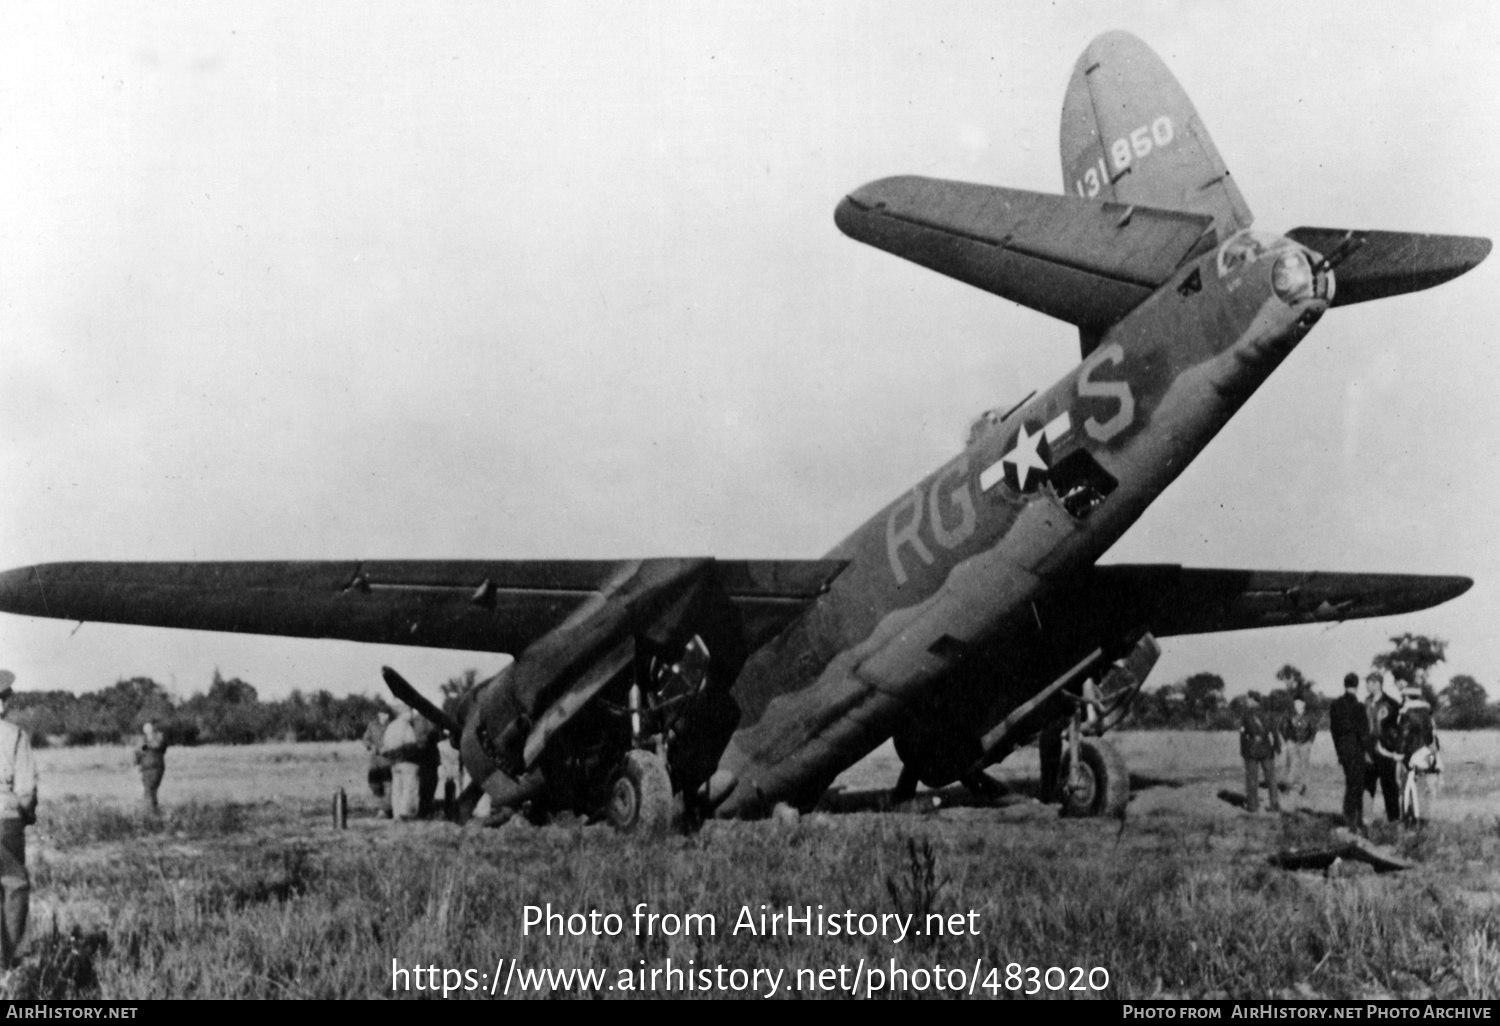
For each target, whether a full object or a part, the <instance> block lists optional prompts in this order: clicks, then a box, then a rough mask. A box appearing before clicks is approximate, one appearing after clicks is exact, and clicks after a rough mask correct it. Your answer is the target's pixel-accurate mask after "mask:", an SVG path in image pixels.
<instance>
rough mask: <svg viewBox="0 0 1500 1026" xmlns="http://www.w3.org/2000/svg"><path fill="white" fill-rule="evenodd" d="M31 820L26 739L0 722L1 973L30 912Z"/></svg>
mask: <svg viewBox="0 0 1500 1026" xmlns="http://www.w3.org/2000/svg"><path fill="white" fill-rule="evenodd" d="M15 682H16V675H15V674H13V673H11V672H10V671H9V670H0V717H3V716H4V715H5V712H6V709H7V707H8V706H9V705H10V702H11V689H12V686H13V685H14V684H15ZM35 822H36V762H35V761H34V760H33V759H32V757H31V738H30V737H28V736H27V734H26V732H25V731H24V730H22V729H21V728H20V727H18V726H16V725H15V724H14V723H11V722H10V721H9V720H6V719H0V890H3V891H4V897H3V900H0V969H7V970H8V969H12V968H14V967H15V966H16V964H17V963H19V962H20V960H21V957H20V949H21V938H22V937H23V935H24V934H25V933H26V916H27V914H28V913H29V912H30V910H31V877H30V875H29V874H28V873H27V872H26V828H27V827H28V826H30V825H31V824H33V823H35Z"/></svg>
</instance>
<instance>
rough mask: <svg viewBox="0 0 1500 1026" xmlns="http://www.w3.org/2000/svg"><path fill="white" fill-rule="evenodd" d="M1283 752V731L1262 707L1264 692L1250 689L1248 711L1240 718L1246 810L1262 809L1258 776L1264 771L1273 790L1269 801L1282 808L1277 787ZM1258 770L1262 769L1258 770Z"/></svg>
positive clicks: (1247, 698)
mask: <svg viewBox="0 0 1500 1026" xmlns="http://www.w3.org/2000/svg"><path fill="white" fill-rule="evenodd" d="M1280 754H1281V734H1280V732H1279V731H1277V729H1276V725H1275V724H1274V723H1273V722H1272V721H1271V718H1270V717H1269V716H1267V715H1266V714H1265V713H1264V712H1262V711H1261V708H1260V696H1259V695H1257V694H1256V693H1255V692H1253V691H1252V692H1250V694H1249V695H1247V696H1246V697H1245V715H1244V717H1243V718H1242V719H1241V720H1240V758H1242V759H1244V760H1245V810H1246V811H1247V812H1259V811H1260V785H1259V781H1258V780H1257V778H1258V777H1259V776H1261V775H1264V776H1265V778H1266V789H1267V790H1268V791H1270V792H1271V799H1270V801H1269V802H1267V805H1268V806H1269V807H1270V809H1271V811H1272V812H1280V811H1281V804H1280V795H1279V793H1278V791H1277V787H1276V756H1278V755H1280ZM1257 771H1258V772H1257Z"/></svg>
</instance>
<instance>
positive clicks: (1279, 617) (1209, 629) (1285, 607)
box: [1084, 564, 1474, 637]
mask: <svg viewBox="0 0 1500 1026" xmlns="http://www.w3.org/2000/svg"><path fill="white" fill-rule="evenodd" d="M1473 583H1474V582H1473V581H1471V580H1470V579H1469V578H1467V577H1439V576H1428V575H1418V574H1346V573H1322V572H1312V571H1285V570H1208V569H1188V568H1184V567H1180V566H1170V565H1127V564H1116V565H1107V566H1096V567H1094V568H1093V569H1092V570H1091V571H1090V572H1089V575H1088V583H1087V584H1086V585H1085V589H1084V590H1085V591H1086V592H1087V593H1088V594H1089V598H1090V600H1091V601H1093V602H1098V603H1100V604H1102V605H1104V606H1106V607H1107V608H1108V609H1109V610H1110V611H1111V612H1113V613H1114V614H1115V615H1118V616H1120V617H1121V618H1122V620H1137V621H1142V622H1145V623H1147V624H1149V629H1150V631H1151V633H1152V634H1154V635H1156V636H1157V637H1170V636H1172V635H1177V634H1211V633H1215V632H1218V631H1238V630H1248V629H1250V628H1253V627H1284V626H1288V625H1293V624H1308V623H1329V622H1338V621H1342V620H1361V619H1365V618H1368V617H1373V616H1394V615H1396V614H1398V613H1412V612H1416V611H1417V610H1419V609H1427V608H1430V607H1432V606H1436V605H1440V604H1442V603H1444V602H1447V601H1448V600H1449V599H1452V598H1457V597H1458V596H1459V595H1462V594H1463V593H1464V592H1466V591H1468V590H1469V588H1470V587H1471V586H1472V585H1473ZM1101 612H1104V610H1101ZM1106 615H1108V613H1107V614H1106Z"/></svg>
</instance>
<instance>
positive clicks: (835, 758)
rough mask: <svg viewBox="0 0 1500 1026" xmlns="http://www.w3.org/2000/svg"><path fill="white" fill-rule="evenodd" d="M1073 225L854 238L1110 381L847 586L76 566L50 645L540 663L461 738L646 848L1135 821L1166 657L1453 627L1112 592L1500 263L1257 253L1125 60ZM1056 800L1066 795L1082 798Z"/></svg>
mask: <svg viewBox="0 0 1500 1026" xmlns="http://www.w3.org/2000/svg"><path fill="white" fill-rule="evenodd" d="M1061 140H1062V172H1063V195H1044V194H1040V193H1032V192H1022V191H1018V190H1014V189H1004V188H996V187H992V186H987V185H975V184H967V183H962V182H951V181H941V180H936V179H930V178H917V177H898V178H887V179H883V180H881V181H877V182H873V183H871V184H869V185H866V186H863V187H861V188H859V189H857V190H855V191H854V192H852V193H851V194H849V195H848V196H847V197H846V198H845V199H844V200H843V201H842V202H841V203H840V204H839V206H838V209H837V211H836V212H835V215H834V216H835V221H836V222H837V224H838V227H839V228H840V229H841V230H842V231H843V232H844V233H845V234H847V235H849V236H851V237H852V238H855V239H858V240H860V241H861V242H865V243H868V244H870V245H872V246H877V247H879V248H880V249H883V250H886V251H888V252H890V253H892V254H895V255H897V256H900V257H904V258H906V259H908V260H911V261H914V262H915V263H918V264H921V265H922V266H924V267H927V268H930V269H932V270H934V271H938V272H939V273H942V274H946V275H950V276H952V277H954V278H957V279H959V280H960V281H963V282H966V283H968V284H970V285H973V286H975V287H977V288H981V289H984V290H986V291H988V292H992V293H994V294H996V295H999V296H1002V297H1004V298H1006V299H1010V300H1013V301H1015V302H1018V303H1022V304H1024V305H1026V306H1029V307H1031V308H1033V309H1035V310H1038V311H1040V312H1042V313H1044V314H1048V315H1050V316H1052V317H1056V318H1060V319H1061V320H1064V321H1067V322H1068V323H1070V324H1073V325H1076V326H1077V328H1078V331H1079V338H1080V343H1081V348H1082V362H1081V363H1080V364H1079V365H1078V367H1077V368H1076V369H1074V370H1073V371H1072V372H1071V373H1069V374H1068V375H1067V376H1065V377H1064V378H1063V379H1062V380H1061V381H1059V382H1057V384H1055V385H1053V386H1052V387H1051V388H1049V389H1047V390H1046V391H1044V392H1042V393H1040V394H1033V395H1032V396H1029V397H1027V399H1025V400H1024V401H1023V402H1021V403H1020V404H1019V405H1017V406H1015V407H1013V408H1011V409H1005V410H997V411H991V412H988V413H985V414H983V415H981V416H980V417H979V418H978V419H977V420H976V421H975V422H974V424H973V427H972V429H971V431H970V435H969V438H968V442H967V444H966V445H965V447H964V449H963V451H962V452H960V453H959V454H958V455H956V456H954V457H953V458H952V459H951V460H949V461H948V462H947V463H946V464H944V465H943V466H941V467H939V468H938V469H937V470H935V471H934V472H933V473H932V474H930V475H929V476H927V477H926V478H925V479H923V480H922V481H920V482H918V483H917V484H916V485H915V486H913V487H912V488H910V489H908V490H907V491H905V492H903V493H902V494H901V495H900V496H899V497H898V498H896V499H895V501H893V502H892V503H891V504H890V505H889V506H887V507H886V508H885V509H883V510H881V511H880V512H879V513H877V514H876V515H875V516H874V517H873V518H872V519H871V520H870V521H869V522H868V523H866V524H865V525H864V526H863V527H861V528H859V530H857V531H855V532H854V534H852V535H851V536H850V537H849V538H847V539H845V540H844V541H843V542H842V543H840V544H839V545H838V546H837V547H835V548H834V549H833V551H831V552H829V553H828V555H827V556H826V557H824V558H823V559H821V560H765V561H753V560H750V561H747V560H716V559H712V558H682V559H641V560H621V561H588V562H583V561H453V562H433V561H423V562H412V561H398V562H377V561H368V562H356V561H346V562H297V563H51V564H44V565H39V566H30V567H23V568H20V569H15V570H10V571H7V572H5V573H4V574H0V609H3V610H6V611H9V612H12V613H19V614H24V615H29V616H48V617H57V618H61V619H68V620H79V621H85V620H98V621H110V622H115V623H130V624H148V625H155V626H163V627H180V628H191V629H197V630H213V631H240V632H248V633H253V634H277V635H293V636H300V637H313V638H342V639H347V640H352V641H366V642H380V643H386V644H404V645H420V646H430V647H437V648H453V649H467V650H477V651H489V652H508V653H513V654H515V656H516V658H515V660H514V661H513V662H512V663H510V664H509V665H507V666H506V667H505V669H503V670H502V671H501V672H500V673H498V674H497V675H496V676H494V677H492V678H490V679H488V680H485V681H482V682H480V683H479V684H477V685H476V686H475V687H474V688H473V689H472V690H471V691H470V692H469V693H468V694H467V695H465V696H464V697H463V698H462V700H461V701H460V702H459V704H458V705H457V707H456V709H454V710H452V711H451V713H450V712H444V711H443V710H440V709H437V708H436V707H434V706H433V705H432V704H431V703H430V702H428V701H427V700H425V699H424V698H423V697H422V696H421V695H420V694H418V693H417V692H416V691H415V690H414V689H413V688H412V687H411V686H410V685H409V684H407V683H406V682H405V681H404V680H402V679H401V677H400V676H399V675H397V674H396V673H395V671H393V670H390V669H387V670H386V671H385V677H386V680H387V682H388V683H389V684H390V686H391V689H392V691H393V692H394V693H395V694H396V695H397V697H399V698H401V699H403V700H404V701H407V702H408V703H410V704H411V705H413V706H415V707H417V708H418V709H419V710H420V711H422V712H423V714H424V715H426V716H427V717H428V718H430V719H431V720H433V721H434V722H436V723H438V724H439V725H440V726H442V727H443V728H445V729H446V730H447V731H448V732H449V734H450V736H451V739H452V741H453V743H454V744H455V745H456V746H457V747H458V748H459V750H460V752H461V758H462V763H463V766H464V769H465V770H466V771H467V773H468V775H469V777H470V779H471V780H472V783H471V784H470V785H469V787H468V788H467V789H466V791H465V798H466V799H467V800H468V801H469V802H473V801H475V800H477V799H478V797H479V795H480V793H481V792H483V793H487V794H488V795H489V796H490V799H491V804H492V807H493V808H496V809H501V810H504V809H510V810H516V809H520V808H522V807H523V806H526V807H527V808H528V809H529V810H530V811H535V812H542V811H545V810H549V809H552V810H564V809H568V810H574V811H578V812H582V813H585V814H588V815H603V816H605V817H606V818H608V819H609V820H610V821H611V822H613V823H615V824H616V825H617V826H619V827H621V828H624V829H642V828H657V827H659V826H660V825H662V824H664V823H665V822H666V821H667V820H668V818H669V817H670V815H671V814H672V810H673V807H674V805H675V806H680V807H683V808H686V809H687V810H689V811H690V812H691V813H692V814H693V815H699V816H702V815H715V816H755V815H762V814H765V813H767V812H769V811H770V810H772V808H773V807H774V806H775V805H776V804H777V803H781V802H786V803H790V804H791V805H794V806H803V807H805V806H807V805H809V804H811V803H813V802H815V801H816V800H817V798H818V796H819V795H820V794H821V793H822V792H823V791H824V790H825V789H826V788H827V787H828V785H829V784H830V783H831V782H832V781H833V779H834V778H835V776H837V775H838V773H839V772H841V771H842V770H844V769H845V768H846V767H848V766H850V765H852V764H853V763H854V762H856V761H857V760H858V759H860V758H861V757H863V756H864V755H865V754H866V753H868V752H870V751H871V750H872V749H874V748H875V747H876V746H878V745H880V744H881V743H882V742H884V741H886V740H887V739H889V738H894V739H895V746H896V751H897V753H898V754H899V756H900V757H901V759H902V763H903V766H904V771H903V780H902V782H901V785H899V788H900V789H902V790H906V791H910V790H911V789H912V788H914V787H915V782H916V781H918V780H920V781H922V782H924V783H926V784H928V785H930V786H942V785H946V784H948V783H951V782H953V781H958V780H964V781H971V782H973V784H974V786H976V787H977V786H982V783H983V780H984V779H986V778H984V777H983V775H982V773H981V771H982V770H983V769H984V768H985V767H986V766H989V765H992V764H995V763H998V762H999V761H1000V760H1001V759H1004V758H1005V757H1006V755H1007V754H1008V753H1010V752H1011V751H1013V750H1014V749H1015V748H1016V747H1018V746H1019V745H1022V744H1025V743H1028V742H1029V741H1031V740H1032V739H1033V738H1036V737H1038V736H1045V737H1048V738H1050V739H1053V741H1052V742H1051V743H1050V744H1049V746H1048V747H1049V748H1050V749H1051V750H1052V751H1054V752H1057V751H1058V748H1059V746H1058V745H1057V743H1056V741H1055V739H1057V738H1058V737H1060V736H1062V735H1063V734H1066V736H1067V738H1068V742H1067V744H1066V746H1065V749H1064V750H1063V751H1062V753H1061V755H1060V756H1059V757H1057V759H1058V763H1059V764H1060V765H1059V768H1058V769H1057V770H1056V773H1057V777H1055V778H1051V779H1044V785H1045V784H1049V783H1051V782H1052V779H1059V780H1060V782H1061V783H1062V785H1063V786H1062V790H1063V794H1064V803H1065V807H1067V808H1069V809H1072V810H1073V811H1076V812H1079V813H1094V814H1102V813H1113V812H1118V811H1119V810H1120V809H1122V808H1123V805H1124V802H1125V801H1126V800H1127V798H1128V778H1127V775H1126V773H1125V770H1124V766H1123V764H1122V763H1121V761H1120V760H1119V758H1118V756H1116V755H1115V754H1114V753H1113V751H1112V749H1110V748H1109V746H1108V744H1107V743H1106V742H1103V741H1101V740H1099V739H1098V738H1097V735H1098V734H1099V733H1101V732H1102V731H1103V729H1105V728H1107V727H1109V726H1111V725H1112V724H1113V723H1115V722H1118V720H1119V719H1120V718H1121V717H1122V716H1123V715H1124V712H1125V708H1126V706H1127V705H1128V703H1129V701H1130V699H1131V697H1132V696H1133V695H1134V694H1135V693H1136V692H1137V691H1138V689H1139V687H1140V685H1141V683H1142V682H1143V681H1144V679H1145V677H1146V674H1147V673H1148V672H1149V670H1150V668H1151V665H1152V664H1153V662H1154V661H1155V659H1156V656H1157V654H1158V651H1159V649H1158V647H1157V643H1156V640H1155V639H1157V638H1160V637H1163V636H1169V635H1180V634H1198V633H1205V632H1211V631H1226V630H1239V629H1243V628H1250V627H1266V626H1273V625H1280V624H1303V623H1312V622H1318V621H1336V620H1346V619H1352V618H1357V617H1369V616H1384V615H1389V614H1393V613H1402V612H1407V611H1410V610H1416V609H1423V608H1426V607H1429V606H1433V605H1436V604H1438V603H1440V602H1444V601H1446V600H1448V599H1450V598H1453V597H1454V596H1456V595H1459V594H1461V593H1462V592H1464V591H1465V590H1466V589H1467V588H1468V587H1469V585H1470V583H1471V582H1470V581H1469V580H1468V579H1467V578H1463V577H1436V576H1412V575H1389V574H1347V573H1311V572H1307V573H1299V572H1263V571H1254V570H1225V569H1188V568H1184V567H1181V566H1176V565H1097V564H1096V560H1098V559H1099V557H1100V556H1101V555H1102V554H1103V553H1104V552H1105V550H1107V549H1108V548H1109V547H1110V546H1111V545H1112V544H1113V543H1114V542H1115V541H1116V540H1117V539H1118V538H1119V537H1120V536H1121V535H1122V534H1123V533H1124V532H1125V530H1126V529H1127V528H1128V527H1129V526H1130V525H1131V524H1132V523H1134V522H1135V521H1136V519H1137V518H1139V517H1140V516H1141V514H1142V513H1143V512H1145V510H1146V507H1147V506H1149V505H1150V504H1151V502H1152V500H1154V499H1155V498H1156V497H1157V496H1158V495H1160V494H1161V493H1162V490H1163V489H1165V488H1166V487H1167V486H1168V485H1169V484H1171V483H1172V481H1173V480H1175V479H1176V477H1177V476H1178V475H1179V474H1181V473H1182V471H1183V470H1184V469H1185V468H1186V467H1187V465H1188V464H1189V463H1190V462H1192V460H1193V458H1194V457H1195V456H1197V455H1198V453H1199V452H1201V451H1202V449H1203V448H1204V446H1206V445H1207V444H1208V443H1209V441H1210V440H1211V439H1212V438H1213V437H1214V435H1215V434H1216V433H1217V432H1218V431H1219V429H1220V428H1222V427H1223V426H1224V425H1225V423H1227V422H1228V420H1229V418H1230V417H1232V416H1233V415H1234V413H1235V412H1236V411H1237V410H1238V409H1239V408H1240V407H1241V406H1242V405H1243V404H1244V402H1245V401H1246V400H1247V399H1248V398H1249V397H1250V395H1251V394H1252V393H1253V392H1254V391H1255V390H1256V388H1258V387H1259V386H1260V385H1261V384H1262V383H1263V382H1264V381H1265V380H1266V379H1267V377H1268V376H1269V375H1270V374H1271V372H1272V371H1273V370H1275V369H1276V367H1277V365H1279V364H1280V363H1281V361H1282V360H1283V359H1285V358H1286V356H1287V355H1288V354H1289V353H1290V352H1291V351H1292V350H1293V349H1294V348H1295V347H1296V345H1297V343H1298V342H1299V341H1301V339H1302V337H1303V336H1304V335H1306V334H1307V332H1308V331H1310V330H1311V329H1312V327H1313V325H1314V324H1316V323H1317V322H1318V319H1319V318H1320V317H1322V316H1323V314H1324V312H1325V311H1326V310H1327V309H1328V308H1329V307H1334V306H1340V305H1344V304H1349V303H1360V302H1364V301H1366V300H1371V299H1379V298H1382V297H1387V296H1393V295H1397V294H1400V293H1404V292H1412V291H1416V290H1419V289H1425V288H1428V287H1430V286H1433V285H1437V284H1439V283H1441V282H1444V281H1447V280H1448V279H1450V278H1453V277H1456V276H1458V275H1460V274H1462V273H1464V272H1465V271H1467V270H1469V269H1470V268H1472V267H1474V266H1475V265H1477V264H1478V263H1479V262H1480V261H1481V260H1483V259H1484V257H1485V256H1486V255H1487V254H1488V252H1489V248H1490V244H1489V242H1488V240H1485V239H1476V238H1461V237H1453V236H1438V235H1413V234H1404V233H1397V232H1381V231H1365V230H1344V229H1332V228H1296V229H1293V230H1292V231H1289V232H1287V233H1286V234H1285V235H1273V234H1268V233H1265V232H1260V231H1255V230H1253V229H1252V228H1251V215H1250V209H1249V207H1248V206H1247V205H1246V204H1245V201H1244V199H1243V198H1242V197H1241V195H1240V191H1239V189H1238V187H1237V186H1236V184H1235V182H1234V180H1233V179H1231V178H1230V176H1229V172H1228V170H1227V169H1226V168H1225V166H1224V163H1223V161H1222V160H1221V159H1220V157H1219V154H1218V151H1217V150H1216V149H1215V147H1214V144H1213V142H1212V141H1211V140H1210V139H1209V136H1208V132H1207V131H1206V130H1205V128H1204V126H1203V123H1202V122H1201V121H1200V120H1199V118H1198V115H1197V113H1196V111H1195V110H1194V109H1193V105H1192V103H1191V102H1190V101H1189V100H1188V98H1187V96H1186V94H1185V93H1184V92H1183V90H1182V88H1181V86H1179V85H1178V83H1177V81H1176V79H1174V78H1173V77H1172V75H1171V73H1170V72H1169V71H1168V70H1167V68H1166V67H1165V65H1163V64H1162V62H1161V60H1160V59H1159V58H1158V57H1157V56H1156V55H1155V54H1154V53H1152V52H1151V50H1150V49H1148V48H1147V47H1146V46H1145V45H1144V44H1143V43H1141V42H1140V41H1139V40H1137V39H1135V38H1134V37H1132V36H1130V35H1127V34H1125V33H1119V32H1116V33H1109V34H1106V35H1103V36H1101V37H1099V38H1098V39H1096V40H1094V41H1093V42H1092V43H1091V44H1090V45H1089V47H1088V48H1087V49H1086V50H1085V51H1084V53H1083V56H1082V57H1081V58H1080V59H1079V61H1078V63H1077V65H1076V66H1075V67H1074V69H1073V75H1072V79H1071V81H1070V82H1069V83H1068V88H1067V93H1066V96H1065V98H1064V102H1063V113H1062V133H1061ZM1047 772H1048V774H1049V775H1050V774H1051V773H1052V772H1053V770H1051V769H1050V768H1049V769H1048V771H1047Z"/></svg>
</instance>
